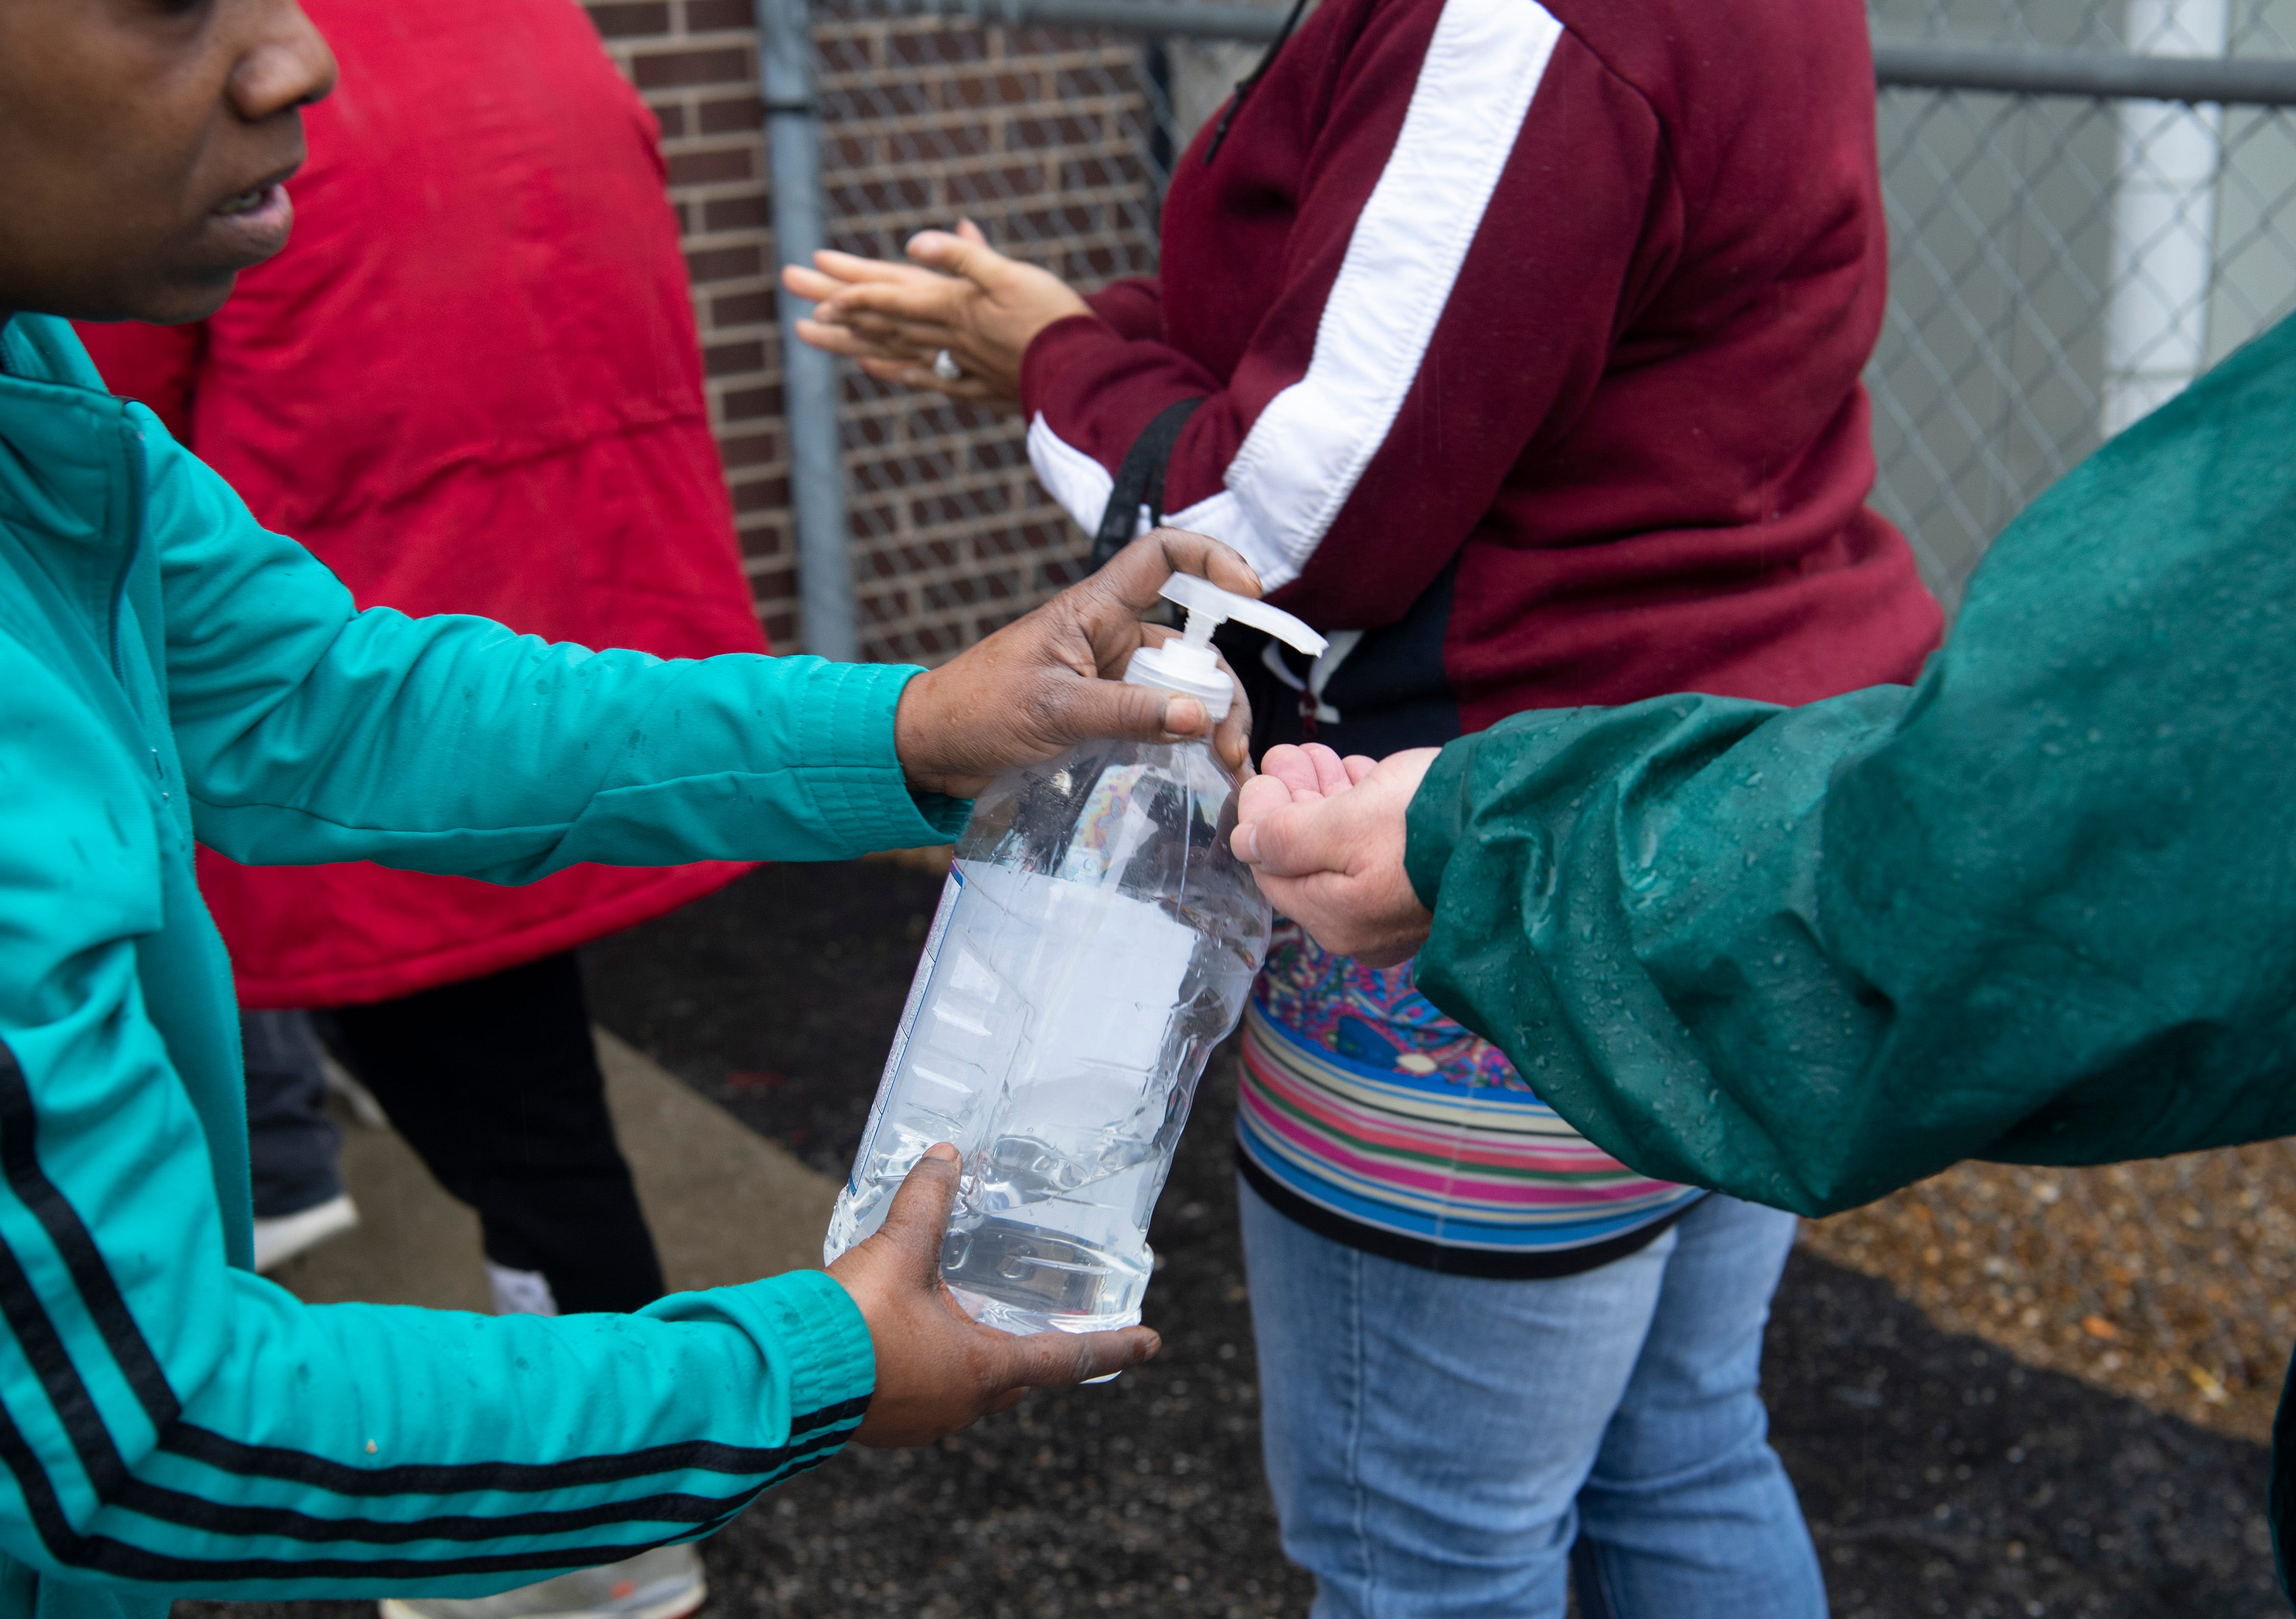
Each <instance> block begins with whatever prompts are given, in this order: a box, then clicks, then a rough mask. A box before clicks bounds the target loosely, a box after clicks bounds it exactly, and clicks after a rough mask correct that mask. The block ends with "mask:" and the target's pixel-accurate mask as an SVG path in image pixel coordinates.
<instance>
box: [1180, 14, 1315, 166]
mask: <svg viewBox="0 0 2296 1619" xmlns="http://www.w3.org/2000/svg"><path fill="white" fill-rule="evenodd" d="M1307 9H1308V0H1292V10H1291V12H1289V14H1287V15H1286V16H1285V17H1284V19H1283V27H1282V28H1280V29H1276V30H1275V38H1273V39H1271V40H1269V41H1268V42H1267V50H1266V51H1265V52H1263V53H1261V54H1260V58H1259V66H1258V67H1256V68H1254V69H1252V70H1251V72H1250V73H1249V74H1248V75H1246V76H1245V77H1244V78H1242V79H1241V80H1239V81H1238V82H1237V84H1236V86H1235V94H1234V95H1232V96H1230V97H1229V98H1228V103H1227V111H1225V112H1223V113H1221V114H1220V121H1219V127H1218V128H1217V129H1215V130H1213V131H1212V144H1210V145H1209V146H1207V147H1205V148H1204V167H1205V168H1210V167H1211V166H1212V160H1213V159H1214V158H1216V157H1218V156H1219V149H1220V144H1221V143H1222V142H1223V141H1225V140H1226V139H1227V127H1228V126H1229V125H1230V124H1233V123H1234V122H1235V115H1236V114H1237V113H1239V112H1241V111H1243V103H1244V101H1245V99H1246V98H1247V97H1249V96H1250V95H1251V93H1252V92H1253V91H1254V90H1256V89H1258V88H1259V80H1260V78H1261V76H1262V75H1264V74H1265V73H1266V72H1267V70H1268V69H1270V68H1272V67H1274V66H1275V53H1276V52H1278V51H1280V50H1282V49H1283V42H1284V41H1285V40H1287V39H1289V38H1291V37H1292V29H1296V28H1298V27H1299V26H1300V13H1301V12H1305V11H1306V10H1307Z"/></svg>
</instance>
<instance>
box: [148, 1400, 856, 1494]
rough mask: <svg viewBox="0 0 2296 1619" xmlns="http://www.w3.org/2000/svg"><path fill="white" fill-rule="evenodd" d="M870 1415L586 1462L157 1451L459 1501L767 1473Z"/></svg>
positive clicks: (177, 1447) (287, 1476)
mask: <svg viewBox="0 0 2296 1619" xmlns="http://www.w3.org/2000/svg"><path fill="white" fill-rule="evenodd" d="M867 1409H869V1401H868V1398H867V1396H865V1395H864V1396H862V1397H861V1398H859V1399H856V1400H843V1401H839V1402H838V1403H837V1404H835V1405H831V1406H824V1407H823V1408H822V1409H819V1410H817V1411H808V1412H807V1413H806V1414H804V1415H803V1416H801V1417H799V1418H795V1419H794V1420H792V1421H791V1424H790V1443H789V1444H785V1445H776V1446H774V1447H771V1448H769V1449H763V1450H759V1449H754V1448H750V1447H746V1446H742V1445H726V1444H718V1443H717V1442H714V1441H711V1440H706V1439H696V1440H688V1441H686V1442H684V1443H681V1444H672V1445H655V1446H652V1447H651V1448H650V1449H647V1450H644V1451H625V1452H623V1453H621V1454H619V1455H606V1456H585V1457H579V1458H577V1459H574V1460H571V1461H560V1462H510V1461H480V1462H461V1463H438V1464H425V1463H410V1464H408V1465H406V1466H403V1467H350V1466H348V1465H346V1464H345V1463H342V1462H339V1461H329V1460H327V1459H325V1458H324V1457H318V1456H312V1455H309V1454H307V1453H306V1452H304V1451H290V1450H286V1449H283V1448H282V1447H280V1446H277V1445H250V1444H246V1443H243V1442H241V1441H239V1440H236V1439H232V1438H228V1437H226V1436H225V1435H224V1434H217V1433H216V1432H214V1431H212V1430H211V1429H208V1428H202V1427H200V1426H196V1425H195V1424H193V1423H188V1422H179V1423H177V1424H176V1426H175V1427H174V1428H173V1429H172V1430H170V1431H169V1433H168V1436H167V1438H166V1439H165V1440H164V1441H163V1442H162V1448H163V1449H165V1450H167V1451H170V1452H171V1453H173V1454H175V1455H177V1456H182V1457H185V1458H188V1459H191V1460H193V1461H199V1462H205V1463H206V1464H207V1465H208V1466H209V1467H217V1468H220V1469H221V1470H222V1471H224V1472H225V1473H233V1474H237V1475H241V1476H242V1477H248V1478H275V1479H280V1480H283V1481H284V1482H286V1483H296V1484H309V1485H312V1486H314V1487H315V1488H317V1489H321V1490H330V1491H332V1492H334V1493H336V1494H337V1495H353V1496H381V1495H459V1494H462V1493H463V1492H468V1491H475V1490H499V1491H511V1492H537V1491H544V1490H565V1489H576V1488H580V1487H582V1486H585V1485H594V1484H611V1483H620V1482H621V1481H623V1480H625V1479H631V1478H643V1477H644V1476H645V1475H648V1474H650V1473H669V1472H676V1471H678V1470H681V1469H686V1468H691V1469H693V1470H694V1471H696V1472H703V1473H730V1474H737V1475H738V1474H754V1473H766V1472H770V1471H772V1470H773V1469H774V1468H775V1467H779V1466H780V1465H781V1462H782V1459H783V1457H784V1456H786V1455H787V1454H788V1453H789V1451H790V1450H791V1448H792V1447H793V1446H794V1445H796V1444H797V1442H799V1438H800V1436H801V1435H805V1434H816V1433H819V1432H820V1431H821V1430H822V1429H824V1428H829V1427H833V1426H837V1425H838V1424H840V1423H844V1422H848V1421H852V1420H856V1419H857V1418H860V1416H861V1415H862V1414H863V1413H864V1412H865V1411H866V1410H867Z"/></svg>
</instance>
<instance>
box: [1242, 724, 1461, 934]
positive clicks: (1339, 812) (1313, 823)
mask: <svg viewBox="0 0 2296 1619" xmlns="http://www.w3.org/2000/svg"><path fill="white" fill-rule="evenodd" d="M1436 752H1437V750H1435V749H1433V748H1414V749H1412V750H1410V751H1409V752H1403V753H1396V754H1391V755H1390V756H1389V757H1388V758H1386V759H1383V760H1371V759H1367V758H1365V757H1364V756H1363V755H1361V754H1356V755H1353V756H1352V757H1349V758H1346V759H1342V758H1341V757H1340V755H1339V754H1337V753H1335V752H1333V751H1332V750H1331V749H1329V748H1327V747H1324V745H1323V744H1321V743H1312V742H1311V743H1309V744H1308V745H1307V746H1305V747H1296V748H1295V747H1292V746H1289V745H1285V746H1282V747H1274V748H1270V749H1268V750H1267V754H1266V756H1265V757H1263V758H1262V759H1261V760H1260V761H1259V770H1260V773H1259V775H1258V776H1256V777H1253V778H1252V779H1251V780H1250V781H1247V782H1245V783H1244V784H1243V790H1242V795H1241V797H1240V798H1239V800H1238V801H1237V805H1236V818H1237V826H1236V829H1235V833H1234V838H1233V847H1234V850H1235V854H1236V858H1237V859H1240V860H1242V861H1243V862H1245V863H1246V864H1247V865H1249V866H1250V867H1251V868H1252V875H1253V876H1254V877H1255V878H1257V879H1258V881H1259V888H1260V892H1262V893H1264V894H1266V895H1267V902H1268V903H1269V904H1270V905H1273V906H1274V907H1275V908H1276V909H1277V910H1279V911H1281V912H1282V913H1283V915H1285V916H1290V917H1291V918H1292V920H1294V921H1296V922H1298V923H1299V924H1300V926H1302V927H1304V928H1306V929H1307V930H1308V933H1310V934H1311V935H1313V936H1314V938H1315V941H1316V943H1317V944H1320V945H1322V946H1323V947H1324V949H1327V950H1330V951H1333V953H1334V954H1337V955H1341V956H1349V957H1354V958H1355V959H1356V960H1357V961H1360V962H1362V963H1364V964H1365V966H1374V967H1386V966H1394V965H1395V964H1396V963H1398V962H1399V961H1404V960H1406V959H1408V958H1409V957H1411V956H1413V955H1414V954H1415V953H1416V952H1417V950H1418V949H1419V947H1420V946H1421V945H1422V944H1423V943H1425V942H1426V939H1427V930H1428V928H1429V926H1430V925H1431V924H1432V923H1433V921H1434V918H1433V917H1432V916H1431V915H1430V914H1429V913H1428V910H1427V908H1426V907H1425V906H1423V905H1422V904H1420V903H1419V896H1418V894H1417V892H1415V891H1414V890H1413V888H1412V886H1411V879H1410V877H1409V876H1408V875H1406V872H1405V871H1404V867H1403V850H1404V832H1405V818H1406V812H1407V811H1408V810H1409V809H1410V808H1411V796H1412V794H1413V793H1416V792H1417V791H1418V790H1419V783H1420V781H1421V779H1422V778H1423V777H1425V776H1426V774H1427V767H1428V766H1429V765H1431V764H1432V763H1433V762H1434V760H1435V754H1436Z"/></svg>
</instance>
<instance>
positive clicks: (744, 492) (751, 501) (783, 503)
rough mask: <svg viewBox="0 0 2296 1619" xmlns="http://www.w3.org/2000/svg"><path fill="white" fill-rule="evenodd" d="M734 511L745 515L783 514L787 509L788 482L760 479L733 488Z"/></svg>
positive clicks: (778, 479)
mask: <svg viewBox="0 0 2296 1619" xmlns="http://www.w3.org/2000/svg"><path fill="white" fill-rule="evenodd" d="M733 495H734V511H736V512H738V513H741V514H743V515H747V514H750V513H752V512H785V511H787V510H788V509H789V503H790V493H789V480H788V479H786V478H760V479H758V480H757V481H755V482H753V483H737V484H735V485H734V489H733Z"/></svg>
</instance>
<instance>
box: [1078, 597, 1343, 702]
mask: <svg viewBox="0 0 2296 1619" xmlns="http://www.w3.org/2000/svg"><path fill="white" fill-rule="evenodd" d="M1157 594H1158V595H1160V596H1162V597H1163V598H1164V599H1165V600H1166V601H1168V602H1175V603H1177V604H1179V605H1180V606H1182V607H1185V608H1186V609H1187V612H1188V623H1187V629H1186V630H1185V633H1184V634H1182V635H1181V636H1179V637H1177V638H1175V639H1173V640H1169V641H1167V642H1165V643H1164V644H1163V645H1161V646H1144V647H1142V648H1141V649H1140V650H1139V651H1138V652H1136V653H1133V654H1132V662H1131V663H1130V664H1129V665H1128V666H1127V667H1126V669H1125V671H1124V683H1125V684H1126V685H1127V686H1160V687H1162V688H1163V689H1164V690H1166V691H1168V692H1180V693H1184V694H1186V695H1188V696H1191V697H1193V698H1195V699H1196V700H1197V701H1198V702H1200V703H1202V704H1203V705H1204V712H1205V713H1207V714H1209V715H1210V717H1211V719H1212V722H1213V723H1214V724H1218V722H1219V721H1221V720H1223V719H1226V718H1227V711H1228V709H1229V707H1230V705H1231V704H1232V703H1234V698H1235V688H1234V686H1233V685H1232V684H1231V683H1230V682H1229V680H1228V678H1227V676H1226V674H1224V673H1223V672H1221V670H1220V666H1219V654H1218V653H1215V652H1214V651H1213V650H1212V645H1211V642H1212V631H1213V630H1215V629H1218V628H1219V627H1220V626H1221V625H1222V624H1225V623H1226V622H1227V620H1230V619H1234V620H1236V622H1238V623H1239V624H1249V625H1251V627H1252V628H1253V629H1264V630H1266V631H1267V633H1268V634H1269V635H1272V636H1274V637H1275V638H1276V639H1277V640H1279V641H1283V642H1286V643H1288V644H1289V645H1292V646H1296V647H1298V648H1299V649H1300V651H1301V652H1303V653H1307V654H1308V656H1309V657H1311V658H1313V657H1317V656H1320V655H1321V654H1322V653H1323V650H1324V646H1325V645H1327V644H1328V643H1326V642H1325V641H1324V637H1321V636H1319V635H1317V634H1316V632H1315V631H1314V630H1312V629H1308V627H1307V625H1305V624H1303V623H1301V622H1300V620H1298V619H1295V618H1293V617H1292V615H1291V614H1290V613H1288V612H1284V611H1283V609H1282V608H1281V607H1270V606H1269V605H1268V604H1267V603H1265V602H1257V601H1254V600H1252V598H1251V597H1250V596H1238V595H1236V594H1235V592H1234V591H1233V590H1223V589H1221V588H1219V587H1218V585H1215V584H1213V583H1212V582H1211V580H1210V579H1198V578H1197V577H1196V576H1195V575H1194V574H1193V573H1175V574H1174V575H1173V576H1172V577H1171V578H1170V579H1166V580H1165V581H1164V588H1163V589H1161V590H1160V591H1159V592H1157Z"/></svg>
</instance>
